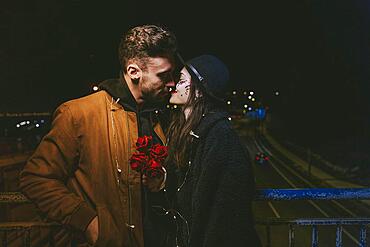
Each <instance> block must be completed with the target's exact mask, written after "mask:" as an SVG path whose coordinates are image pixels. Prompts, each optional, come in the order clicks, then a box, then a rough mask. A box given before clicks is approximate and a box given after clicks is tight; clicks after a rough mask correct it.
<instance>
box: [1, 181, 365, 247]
mask: <svg viewBox="0 0 370 247" xmlns="http://www.w3.org/2000/svg"><path fill="white" fill-rule="evenodd" d="M368 199H370V188H365V189H352V188H341V189H333V188H320V189H264V190H258V191H257V194H256V197H255V200H256V201H281V200H284V201H291V200H368ZM29 202H30V201H29V200H28V199H27V198H26V197H25V196H24V195H23V194H22V193H19V192H4V193H0V204H3V203H17V204H20V203H29ZM256 223H257V224H260V225H264V226H265V227H266V233H267V246H268V247H269V246H271V238H270V236H271V234H270V233H271V226H275V225H288V226H289V247H294V246H295V228H296V227H299V226H311V227H312V244H311V246H312V247H317V246H318V226H323V225H325V226H336V247H342V246H343V244H342V232H343V226H347V225H357V226H360V232H359V241H358V242H359V246H360V247H366V233H367V227H368V226H369V225H370V218H305V219H303V218H302V219H283V218H272V219H256ZM35 227H36V228H53V227H60V225H58V224H56V223H45V222H3V223H0V236H1V240H0V243H2V245H1V246H8V245H7V243H8V232H10V231H22V232H23V234H22V235H21V236H22V238H23V239H22V241H21V242H22V243H23V246H26V247H28V246H31V240H30V231H31V229H32V228H35ZM50 232H51V234H49V236H48V238H49V240H48V241H49V243H50V246H53V244H54V242H53V236H52V233H53V231H50Z"/></svg>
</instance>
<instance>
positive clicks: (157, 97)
mask: <svg viewBox="0 0 370 247" xmlns="http://www.w3.org/2000/svg"><path fill="white" fill-rule="evenodd" d="M161 93H162V92H160V93H157V94H154V93H152V92H150V91H149V92H143V99H144V102H145V103H152V104H165V103H167V102H169V100H170V96H171V95H170V94H167V95H165V96H161Z"/></svg>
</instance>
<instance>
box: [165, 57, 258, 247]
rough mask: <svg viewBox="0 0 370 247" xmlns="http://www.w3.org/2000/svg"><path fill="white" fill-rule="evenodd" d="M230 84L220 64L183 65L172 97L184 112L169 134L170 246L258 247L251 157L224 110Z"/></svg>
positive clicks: (209, 60)
mask: <svg viewBox="0 0 370 247" xmlns="http://www.w3.org/2000/svg"><path fill="white" fill-rule="evenodd" d="M228 79H229V72H228V69H227V67H226V66H225V64H224V63H223V62H222V61H220V60H219V59H218V58H216V57H215V56H212V55H202V56H199V57H196V58H193V59H191V60H190V61H188V62H187V63H185V66H184V67H183V69H182V70H181V72H180V79H179V81H178V82H177V84H176V90H174V91H173V92H172V96H171V98H170V103H172V104H176V105H178V106H180V107H179V108H178V109H180V111H178V112H177V113H176V114H177V115H176V116H175V117H174V119H173V121H172V122H171V125H170V127H169V129H168V139H169V144H168V146H169V149H170V151H169V156H168V159H167V170H168V179H167V183H166V193H167V196H168V199H169V201H170V209H168V208H167V209H166V214H167V215H171V217H172V221H173V223H174V227H172V229H173V232H172V237H171V241H172V242H171V243H170V244H169V246H188V247H195V246H209V247H215V246H243V247H245V246H253V247H254V246H260V241H259V238H258V236H257V234H256V231H255V229H254V221H253V216H252V200H253V196H254V192H255V184H254V176H253V171H252V167H251V162H250V158H249V156H248V152H247V151H246V149H245V147H244V146H243V145H242V143H241V142H240V140H239V137H238V136H237V134H236V133H235V132H234V130H233V129H232V127H231V125H230V121H229V119H228V114H227V112H226V111H225V109H224V108H225V105H226V103H225V102H224V100H223V96H224V94H225V91H226V89H227V83H228Z"/></svg>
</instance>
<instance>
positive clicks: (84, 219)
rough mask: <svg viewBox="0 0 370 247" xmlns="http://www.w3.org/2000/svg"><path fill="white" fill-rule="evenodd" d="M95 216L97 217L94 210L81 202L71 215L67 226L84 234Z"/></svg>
mask: <svg viewBox="0 0 370 247" xmlns="http://www.w3.org/2000/svg"><path fill="white" fill-rule="evenodd" d="M95 216H97V214H96V212H95V210H94V209H92V208H90V207H89V206H88V205H87V204H86V203H85V202H83V203H81V205H80V206H79V207H78V208H77V209H76V210H75V211H74V212H73V214H72V215H71V219H70V221H69V225H70V226H72V227H73V228H75V229H78V230H80V231H82V232H84V231H85V230H86V228H87V226H88V225H89V224H90V222H91V221H92V220H93V219H94V218H95Z"/></svg>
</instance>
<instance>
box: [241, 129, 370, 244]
mask: <svg viewBox="0 0 370 247" xmlns="http://www.w3.org/2000/svg"><path fill="white" fill-rule="evenodd" d="M235 126H236V129H237V131H238V133H239V134H240V136H241V138H242V141H243V143H244V145H246V147H247V149H248V150H249V152H250V154H251V155H252V157H254V154H255V153H256V152H258V151H263V152H265V153H267V154H269V156H270V160H269V161H268V163H266V164H264V165H260V164H258V163H256V162H254V163H253V166H254V172H255V178H256V186H257V189H267V188H323V187H325V183H323V181H320V180H318V179H317V178H313V177H312V176H309V175H308V173H307V172H306V171H302V169H297V166H296V165H295V164H294V163H293V162H292V161H291V160H289V159H288V158H287V157H286V156H285V155H284V154H283V153H281V152H279V151H278V150H277V149H275V148H274V147H273V146H271V145H270V144H269V143H268V142H267V140H266V139H265V138H264V137H263V135H260V134H258V132H256V131H255V130H250V129H248V128H247V126H244V125H243V122H241V123H237V124H236V125H235ZM253 207H254V213H255V217H256V219H257V220H258V219H259V218H261V219H266V218H290V219H297V218H333V217H334V218H343V217H368V216H369V215H370V209H369V208H368V207H367V206H366V205H365V204H364V203H361V202H358V201H352V200H351V201H343V200H342V201H334V200H331V201H318V200H317V201H311V200H308V201H256V202H254V205H253ZM256 227H257V231H258V234H259V235H260V237H261V239H262V242H263V244H264V246H266V243H267V234H266V227H265V226H261V225H257V226H256ZM318 229H319V246H324V247H330V246H335V232H336V227H335V226H334V227H333V226H321V227H318ZM311 230H312V228H311V227H309V226H307V227H306V226H296V227H295V246H299V247H304V246H311V234H312V233H311ZM270 232H271V237H270V238H271V246H273V247H283V246H284V247H286V246H289V242H288V240H289V239H288V233H289V227H288V226H286V225H283V226H272V227H271V230H270ZM359 235H360V231H359V227H357V226H347V227H344V228H343V246H346V247H347V246H348V247H352V246H353V247H354V246H359V245H358V244H359V242H358V239H359ZM369 239H370V238H369V237H368V238H367V242H369Z"/></svg>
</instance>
